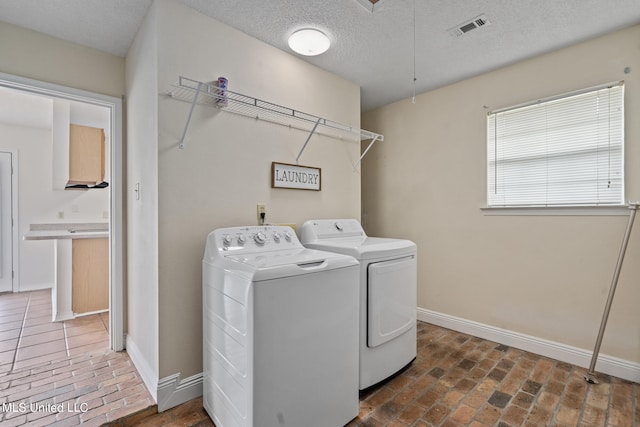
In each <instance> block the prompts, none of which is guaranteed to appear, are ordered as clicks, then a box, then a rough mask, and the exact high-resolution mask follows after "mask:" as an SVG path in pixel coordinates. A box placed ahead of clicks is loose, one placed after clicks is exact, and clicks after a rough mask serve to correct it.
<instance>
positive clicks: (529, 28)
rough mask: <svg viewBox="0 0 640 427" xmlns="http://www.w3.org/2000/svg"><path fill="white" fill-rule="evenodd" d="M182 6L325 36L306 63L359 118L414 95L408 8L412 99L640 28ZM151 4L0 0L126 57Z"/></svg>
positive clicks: (33, 22)
mask: <svg viewBox="0 0 640 427" xmlns="http://www.w3.org/2000/svg"><path fill="white" fill-rule="evenodd" d="M178 1H181V2H182V3H184V4H186V5H187V6H189V7H192V8H194V9H196V10H199V11H200V12H202V13H204V14H206V15H208V16H211V17H213V18H216V19H218V20H220V21H222V22H224V23H227V24H229V25H231V26H233V27H235V28H237V29H239V30H241V31H243V32H245V33H247V34H249V35H251V36H254V37H256V38H258V39H260V40H263V41H265V42H267V43H269V44H271V45H273V46H275V47H278V48H280V49H282V50H286V51H288V47H287V37H288V36H289V35H290V34H291V33H292V32H294V31H295V30H297V29H300V28H303V27H311V26H312V27H316V28H319V29H321V30H323V31H324V32H325V33H326V34H327V35H328V36H329V37H330V39H331V41H332V46H331V49H330V50H329V51H328V52H326V53H324V54H322V55H320V56H317V57H311V58H305V57H302V58H304V59H305V60H307V61H308V62H310V63H312V64H315V65H317V66H319V67H321V68H323V69H325V70H328V71H330V72H332V73H335V74H337V75H339V76H342V77H343V78H345V79H347V80H350V81H352V82H355V83H356V84H358V85H360V86H361V88H362V90H361V97H362V110H363V111H367V110H370V109H372V108H375V107H378V106H381V105H384V104H387V103H389V102H393V101H396V100H399V99H404V98H408V97H411V95H412V94H413V73H414V50H413V45H414V42H413V41H414V27H413V22H414V4H415V22H416V25H415V41H416V43H415V46H416V49H415V70H416V72H415V74H416V88H417V92H418V93H421V92H424V91H427V90H430V89H434V88H437V87H440V86H443V85H446V84H449V83H453V82H456V81H459V80H463V79H465V78H468V77H471V76H474V75H478V74H481V73H484V72H486V71H489V70H493V69H496V68H499V67H502V66H505V65H508V64H511V63H514V62H517V61H520V60H523V59H526V58H529V57H532V56H535V55H539V54H542V53H545V52H549V51H552V50H556V49H559V48H561V47H564V46H568V45H570V44H573V43H576V42H580V41H583V40H586V39H589V38H593V37H597V36H599V35H602V34H605V33H607V32H611V31H614V30H618V29H621V28H625V27H628V26H631V25H634V24H638V23H640V0H562V1H561V0H517V1H516V0H455V1H453V0H378V1H376V2H375V4H373V2H372V1H371V0H324V1H322V2H319V1H318V0H178ZM414 2H415V3H414ZM150 4H151V0H0V20H3V21H6V22H9V23H12V24H15V25H19V26H22V27H26V28H30V29H33V30H35V31H40V32H43V33H46V34H50V35H53V36H55V37H59V38H62V39H65V40H69V41H72V42H75V43H80V44H83V45H87V46H90V47H94V48H97V49H100V50H103V51H106V52H109V53H113V54H115V55H119V56H124V55H126V52H127V50H128V47H129V45H130V43H131V40H132V39H133V37H134V36H135V33H136V31H137V29H138V27H139V25H140V22H141V20H142V18H143V17H144V15H145V13H146V11H147V10H148V8H149V5H150ZM480 15H484V16H485V17H486V19H488V22H489V23H488V24H487V25H485V26H483V27H480V28H478V29H475V30H473V31H470V32H468V33H466V34H463V35H461V36H459V37H456V36H453V35H451V33H450V31H449V30H451V29H453V28H457V27H459V26H460V25H461V24H464V23H466V22H468V21H469V20H472V19H473V18H476V17H478V16H480Z"/></svg>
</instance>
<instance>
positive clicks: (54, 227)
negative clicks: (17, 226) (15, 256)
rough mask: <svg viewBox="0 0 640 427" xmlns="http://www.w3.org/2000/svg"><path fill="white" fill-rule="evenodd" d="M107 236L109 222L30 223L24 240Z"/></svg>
mask: <svg viewBox="0 0 640 427" xmlns="http://www.w3.org/2000/svg"><path fill="white" fill-rule="evenodd" d="M108 237H109V224H108V223H102V222H82V223H58V224H31V226H30V227H29V231H27V233H26V234H25V235H24V240H58V239H100V238H108Z"/></svg>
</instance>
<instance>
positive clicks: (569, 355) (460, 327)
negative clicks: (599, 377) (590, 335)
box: [416, 307, 640, 383]
mask: <svg viewBox="0 0 640 427" xmlns="http://www.w3.org/2000/svg"><path fill="white" fill-rule="evenodd" d="M416 310H417V318H418V320H421V321H423V322H426V323H431V324H433V325H436V326H442V327H443V328H447V329H452V330H454V331H458V332H462V333H465V334H469V335H473V336H476V337H479V338H483V339H487V340H490V341H495V342H497V343H500V344H504V345H508V346H511V347H515V348H519V349H521V350H525V351H528V352H531V353H535V354H539V355H541V356H545V357H550V358H552V359H555V360H559V361H562V362H566V363H571V364H572V365H577V366H581V367H584V368H585V371H586V370H587V369H588V367H589V364H590V363H591V357H592V354H593V353H592V351H590V350H585V349H581V348H577V347H573V346H570V345H566V344H562V343H558V342H554V341H549V340H545V339H543V338H537V337H533V336H530V335H526V334H521V333H518V332H513V331H509V330H506V329H502V328H497V327H495V326H491V325H486V324H483V323H478V322H474V321H472V320H467V319H462V318H460V317H455V316H450V315H448V314H443V313H438V312H436V311H432V310H427V309H425V308H420V307H418V308H417V309H416ZM594 344H595V343H594ZM595 370H596V372H601V373H603V374H608V375H612V376H614V377H618V378H622V379H625V380H628V381H633V382H636V383H637V382H640V364H638V363H636V362H631V361H628V360H623V359H619V358H616V357H613V356H607V355H605V354H599V355H598V361H597V363H596V369H595Z"/></svg>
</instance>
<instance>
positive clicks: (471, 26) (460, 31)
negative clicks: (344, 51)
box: [449, 15, 490, 37]
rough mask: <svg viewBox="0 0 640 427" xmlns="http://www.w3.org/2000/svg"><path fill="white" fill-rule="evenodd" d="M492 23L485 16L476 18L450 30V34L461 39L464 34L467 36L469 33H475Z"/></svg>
mask: <svg viewBox="0 0 640 427" xmlns="http://www.w3.org/2000/svg"><path fill="white" fill-rule="evenodd" d="M489 24H490V22H489V20H488V19H487V17H486V16H485V15H480V16H476V17H475V18H473V19H472V20H470V21H467V22H464V23H462V24H460V25H456V26H455V27H453V28H451V29H450V30H449V33H450V34H451V35H452V36H456V37H460V36H462V35H464V34H467V33H468V32H469V31H473V30H475V29H478V28H480V27H486V26H487V25H489Z"/></svg>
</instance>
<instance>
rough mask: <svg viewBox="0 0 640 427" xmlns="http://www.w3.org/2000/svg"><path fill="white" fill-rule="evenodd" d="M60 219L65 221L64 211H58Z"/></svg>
mask: <svg viewBox="0 0 640 427" xmlns="http://www.w3.org/2000/svg"><path fill="white" fill-rule="evenodd" d="M58 219H64V211H58Z"/></svg>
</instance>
